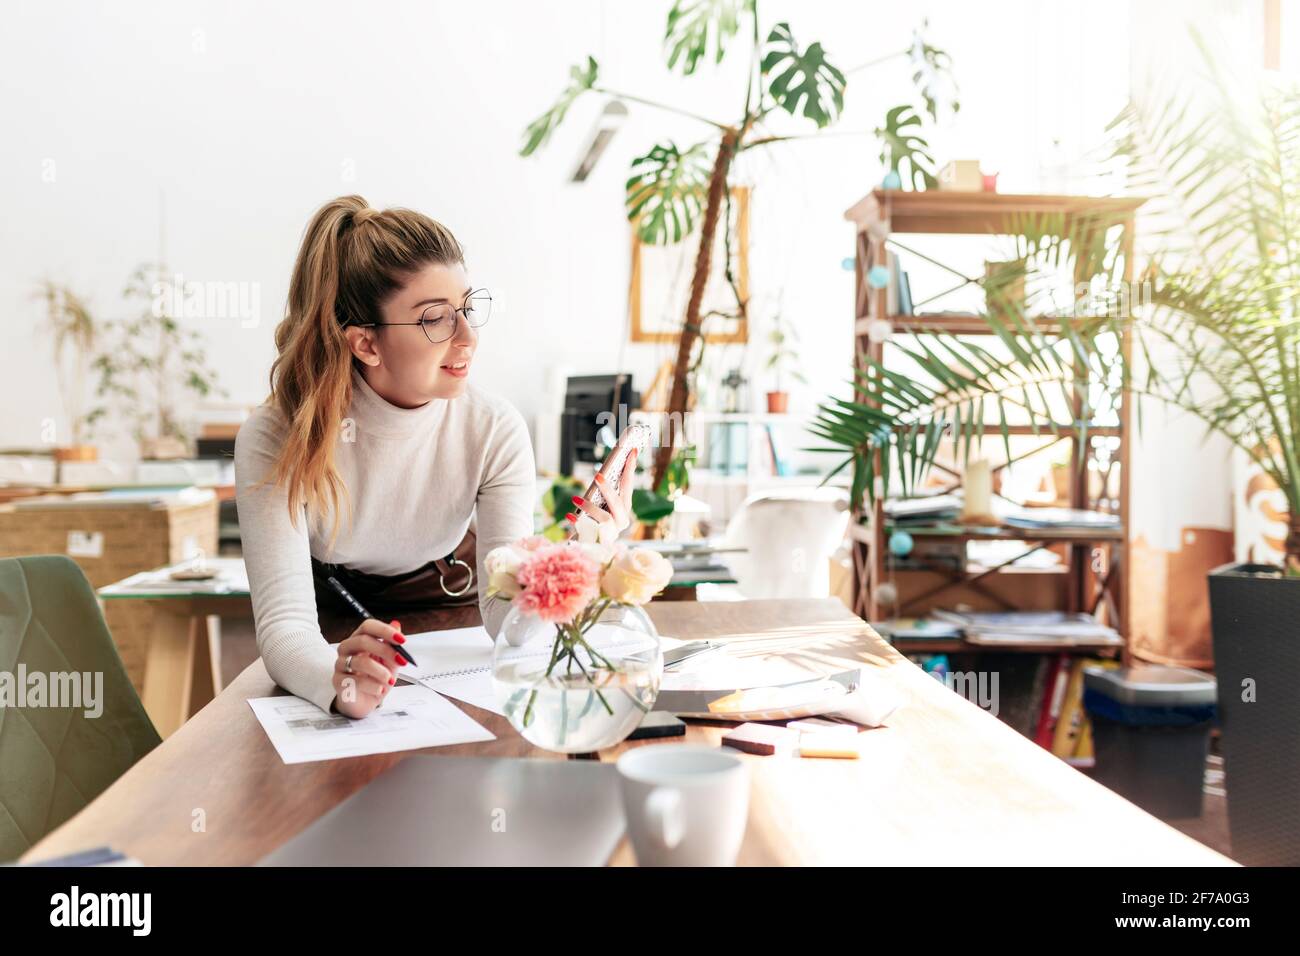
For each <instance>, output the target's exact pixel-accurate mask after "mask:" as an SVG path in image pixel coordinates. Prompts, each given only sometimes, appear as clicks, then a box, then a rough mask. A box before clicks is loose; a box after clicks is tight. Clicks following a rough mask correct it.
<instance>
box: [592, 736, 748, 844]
mask: <svg viewBox="0 0 1300 956" xmlns="http://www.w3.org/2000/svg"><path fill="white" fill-rule="evenodd" d="M617 766H618V774H619V786H620V787H621V789H622V793H623V812H624V815H625V816H626V818H627V833H628V836H629V838H630V839H631V840H632V848H633V849H634V850H635V851H636V860H637V863H638V864H640V865H641V866H732V865H734V864H735V862H736V854H737V853H739V852H740V841H741V840H742V839H743V838H744V836H745V823H746V821H747V820H748V818H749V768H748V767H746V766H745V762H744V761H743V760H742V759H741V758H740V756H739V755H738V754H735V753H732V752H730V751H727V750H721V749H719V748H716V747H706V746H703V745H697V744H653V745H649V746H642V747H637V748H636V749H635V750H629V751H628V752H627V753H625V754H623V755H622V756H621V757H619V758H618V765H617Z"/></svg>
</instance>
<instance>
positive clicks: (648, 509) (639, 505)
mask: <svg viewBox="0 0 1300 956" xmlns="http://www.w3.org/2000/svg"><path fill="white" fill-rule="evenodd" d="M674 507H675V505H674V503H673V501H672V500H671V499H669V498H665V497H664V496H663V495H657V494H655V493H654V492H653V491H649V490H647V489H645V488H633V489H632V514H633V515H635V516H636V520H637V521H640V522H641V523H642V524H654V523H655V522H656V521H661V520H662V519H664V518H667V517H668V516H669V515H670V514H672V513H673V508H674Z"/></svg>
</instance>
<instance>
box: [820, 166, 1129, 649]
mask: <svg viewBox="0 0 1300 956" xmlns="http://www.w3.org/2000/svg"><path fill="white" fill-rule="evenodd" d="M1141 204H1142V200H1141V199H1137V198H1131V199H1130V198H1093V197H1083V196H1052V195H1014V194H1002V193H976V192H944V191H934V192H905V191H897V190H880V189H877V190H873V191H872V192H870V193H868V194H867V195H866V196H864V197H863V198H862V199H861V200H860V201H858V202H857V203H855V204H854V205H853V206H852V207H851V208H849V209H848V210H847V211H846V212H845V213H844V217H845V219H847V220H848V221H849V222H852V223H853V224H854V226H855V228H856V242H855V256H854V263H855V268H854V274H855V290H854V325H853V328H854V336H853V348H854V353H853V354H854V357H855V362H857V363H859V367H860V363H861V359H860V358H859V357H860V356H870V358H871V359H874V360H875V361H879V362H884V363H886V364H888V363H889V352H890V349H889V343H888V339H887V338H883V339H882V337H880V336H879V335H876V336H873V335H872V334H871V331H872V330H873V328H878V327H879V323H880V321H881V320H882V319H883V320H884V321H885V322H886V323H888V327H889V329H890V331H891V333H902V334H905V335H908V336H923V335H926V334H934V333H948V334H952V335H961V336H978V335H984V336H988V335H990V334H991V331H990V329H989V327H988V325H987V323H986V322H985V321H984V319H983V318H982V317H981V316H980V315H978V314H970V313H965V312H953V311H935V312H931V313H921V314H915V315H913V314H899V311H900V310H899V309H898V308H897V303H898V301H899V300H900V296H899V290H898V288H897V285H898V274H899V272H898V269H897V263H896V261H895V254H894V253H893V252H892V251H891V247H890V240H891V238H892V237H894V236H898V235H902V234H918V235H921V236H926V235H933V236H968V237H984V238H986V239H987V238H990V237H996V236H1004V237H1005V236H1015V235H1017V234H1019V232H1018V224H1020V223H1025V222H1027V221H1038V222H1043V221H1051V222H1059V223H1060V224H1061V228H1062V229H1064V228H1066V227H1068V226H1069V225H1070V224H1072V223H1077V222H1079V221H1080V220H1081V217H1088V220H1089V221H1092V220H1093V219H1094V218H1095V219H1097V220H1099V221H1105V222H1106V223H1108V224H1109V225H1111V226H1118V227H1120V228H1119V232H1118V235H1119V239H1118V242H1119V243H1120V244H1121V247H1122V251H1123V252H1124V275H1123V279H1124V281H1125V282H1127V283H1131V282H1132V280H1133V258H1132V251H1133V239H1134V218H1135V215H1136V211H1137V209H1138V207H1139V206H1140V205H1141ZM1047 217H1052V218H1050V219H1049V218H1047ZM921 241H923V240H908V243H909V245H915V244H917V243H918V242H921ZM877 265H883V266H886V267H887V269H888V271H889V275H890V280H889V283H888V284H887V285H886V286H885V287H883V288H875V287H873V286H872V285H871V283H870V282H869V281H868V276H869V274H870V273H871V270H872V268H873V267H874V266H877ZM1075 278H1076V280H1078V279H1079V278H1080V277H1079V276H1078V275H1076V276H1075ZM1085 278H1086V277H1085ZM1130 287H1131V286H1130ZM909 297H910V296H909ZM1030 321H1032V322H1034V323H1037V324H1038V327H1039V328H1040V329H1041V330H1043V331H1044V332H1046V333H1052V332H1056V331H1059V329H1060V319H1059V318H1058V317H1056V316H1051V315H1048V316H1042V317H1038V318H1034V319H1031V320H1030ZM1119 348H1121V349H1122V350H1123V353H1124V354H1125V355H1126V356H1127V355H1128V354H1129V348H1130V343H1129V341H1128V336H1127V335H1124V336H1122V339H1121V341H1120V342H1119ZM1131 404H1132V403H1131V398H1130V396H1129V395H1128V394H1127V392H1126V391H1121V392H1120V394H1119V401H1118V411H1119V415H1118V424H1105V423H1098V424H1096V425H1095V426H1092V427H1090V428H1089V435H1090V436H1091V437H1090V439H1089V440H1088V441H1087V442H1085V443H1083V444H1082V447H1081V443H1080V442H1079V441H1078V439H1077V438H1076V437H1073V436H1069V437H1063V438H1062V439H1061V441H1063V442H1065V443H1067V444H1068V446H1069V458H1068V463H1067V465H1066V468H1067V471H1068V475H1069V488H1068V494H1067V497H1068V505H1069V507H1071V508H1077V509H1087V510H1103V511H1111V512H1112V513H1115V512H1117V513H1118V519H1119V521H1118V528H1113V529H1111V528H1107V529H1098V530H1087V531H1082V530H1070V529H1042V528H1022V527H1011V526H998V527H995V528H992V529H990V528H956V529H954V528H953V527H951V526H950V525H949V526H944V527H934V528H926V527H916V526H909V527H907V529H906V530H907V532H908V534H910V535H911V536H912V538H913V539H914V540H916V541H929V540H936V539H946V540H948V541H951V542H954V543H955V544H959V545H962V546H963V547H964V546H965V545H966V544H967V543H969V542H971V541H990V540H998V541H1018V542H1023V543H1024V544H1025V545H1026V547H1027V548H1028V549H1032V550H1051V551H1053V552H1055V553H1056V554H1057V555H1058V557H1059V558H1060V565H1059V567H1050V568H1025V567H1019V566H1015V567H1013V565H1014V564H1015V561H1016V560H1018V559H1013V560H1012V561H1008V562H1005V563H1002V564H997V565H994V566H991V567H986V566H979V565H974V564H969V563H965V562H964V561H963V563H962V564H961V565H960V566H958V567H946V568H935V569H921V568H908V569H904V568H893V567H890V565H889V555H888V550H887V547H886V542H887V541H888V538H889V535H890V533H891V531H892V528H891V525H890V522H889V520H888V518H887V516H886V515H885V513H884V510H883V504H882V502H880V501H877V502H876V503H875V505H874V506H867V505H866V504H865V503H863V502H859V503H856V510H855V512H854V516H853V517H854V520H853V521H852V523H851V524H850V542H851V547H852V552H853V572H854V587H853V594H854V608H853V610H854V611H855V612H856V613H858V614H859V615H861V616H862V617H864V618H866V619H867V620H881V619H882V618H886V617H909V616H918V615H920V614H923V613H925V612H926V611H928V610H930V609H931V608H933V607H944V606H949V607H951V606H953V605H955V604H957V603H965V604H969V605H970V606H972V607H975V608H977V609H984V610H1017V609H1033V610H1046V609H1057V610H1065V611H1085V612H1090V613H1092V612H1099V614H1100V616H1101V617H1102V618H1103V619H1104V620H1105V621H1106V623H1108V624H1110V625H1111V626H1112V627H1114V628H1115V629H1116V630H1118V631H1119V632H1120V635H1121V636H1122V637H1126V636H1127V634H1128V617H1127V615H1128V611H1129V600H1128V575H1127V574H1126V573H1125V571H1126V569H1127V566H1128V554H1129V546H1128V533H1129V532H1128V529H1129V521H1128V507H1129V443H1128V435H1129V430H1130V420H1131V413H1132V407H1131ZM1076 411H1079V412H1080V414H1081V406H1079V405H1077V404H1076ZM1077 417H1079V416H1078V415H1076V419H1077ZM1009 432H1010V434H1011V435H1013V436H1017V437H1021V436H1029V435H1035V434H1037V433H1036V432H1035V430H1034V429H1033V428H1032V426H1028V425H1012V426H1011V427H1010V429H1009ZM989 433H990V434H991V435H995V436H998V439H997V440H998V442H999V443H1000V442H1001V439H1000V435H999V431H998V428H997V426H996V425H994V426H992V427H991V428H990V432H989ZM1092 438H1105V439H1109V440H1111V445H1112V448H1111V449H1108V452H1107V454H1108V455H1109V462H1110V465H1109V467H1108V468H1107V469H1106V472H1105V478H1104V480H1103V482H1102V487H1101V489H1100V491H1097V492H1094V490H1093V489H1092V488H1091V487H1090V486H1091V485H1092V484H1093V481H1092V480H1090V477H1091V476H1092V475H1093V474H1095V473H1096V472H1097V470H1098V468H1099V462H1098V461H1097V451H1096V446H1095V445H1094V443H1093V441H1092V440H1091V439H1092ZM1050 439H1051V436H1044V442H1045V444H1044V448H1046V447H1047V445H1048V444H1051V442H1050ZM1008 464H1009V463H1007V462H1001V463H999V462H998V461H997V460H995V461H994V463H993V468H994V471H995V472H998V471H1002V470H1004V469H1006V468H1007V467H1008ZM1116 468H1117V469H1118V475H1115V474H1114V472H1115V470H1116ZM951 477H952V480H951V481H950V482H949V484H950V485H951V486H952V487H960V484H961V481H960V475H958V474H956V473H955V472H953V473H951ZM1116 485H1117V490H1114V491H1112V490H1110V489H1111V488H1112V487H1114V486H1116ZM887 582H888V583H890V584H892V585H893V586H894V587H893V593H894V595H895V600H894V602H892V603H890V604H888V605H887V604H886V603H885V602H884V601H882V599H881V592H882V585H884V584H885V583H887ZM995 583H996V585H997V586H996V587H995V586H994V585H995ZM885 590H886V593H887V594H888V592H889V589H885ZM1022 597H1023V598H1025V599H1026V601H1024V602H1022V601H1021V600H1020V598H1022ZM1025 604H1027V605H1028V606H1027V607H1026V606H1025ZM898 647H899V649H900V650H901V651H903V652H905V653H945V652H953V651H961V652H974V653H979V652H984V651H993V650H997V651H1011V652H1016V651H1021V652H1038V653H1044V654H1051V653H1055V652H1058V651H1068V652H1081V653H1090V654H1097V653H1114V649H1113V648H1110V649H1108V650H1106V651H1102V650H1100V649H1097V648H1090V647H1088V646H1082V645H1068V646H1056V645H1050V644H1044V643H1038V642H1027V643H1026V644H1025V645H1023V646H1011V645H1006V646H998V647H996V648H993V647H987V646H981V645H973V644H969V643H967V642H965V641H940V640H925V639H921V640H906V641H900V642H899V644H898Z"/></svg>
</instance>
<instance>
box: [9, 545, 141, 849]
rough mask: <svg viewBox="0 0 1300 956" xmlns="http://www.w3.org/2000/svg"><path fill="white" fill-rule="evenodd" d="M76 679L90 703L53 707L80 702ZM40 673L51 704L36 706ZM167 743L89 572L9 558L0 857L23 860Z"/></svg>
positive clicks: (63, 561)
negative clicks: (130, 673)
mask: <svg viewBox="0 0 1300 956" xmlns="http://www.w3.org/2000/svg"><path fill="white" fill-rule="evenodd" d="M73 673H77V674H81V675H83V677H82V678H81V680H82V681H83V682H85V688H84V689H83V692H82V693H81V694H80V695H76V696H75V702H76V703H79V704H81V705H82V706H76V707H67V706H58V707H56V706H50V705H51V704H64V703H67V702H68V699H69V698H72V697H74V692H73V691H72V687H73V686H75V685H73V684H72V682H71V680H70V675H71V674H73ZM33 674H41V675H45V676H44V678H43V680H44V682H45V684H46V699H45V701H44V704H43V706H32V704H33V703H34V701H33V700H32V699H31V696H30V695H31V693H32V692H34V691H35V690H36V689H37V688H38V684H35V683H33V681H32V676H31V675H33ZM87 674H89V675H91V677H90V678H89V680H88V681H87V680H86V679H85V676H84V675H87ZM95 674H101V675H102V689H101V692H100V693H99V694H98V700H95V696H96V695H95V689H96V688H95V684H96V680H95V678H94V675H95ZM63 675H68V676H67V677H65V676H63ZM23 676H25V678H26V688H27V699H26V700H23V699H22V698H20V697H19V696H18V694H19V687H18V684H19V678H20V677H23ZM40 680H41V678H37V681H40ZM56 683H57V684H58V685H59V687H60V689H59V699H57V700H56V699H53V697H54V694H53V689H54V687H55V685H56ZM19 703H25V704H26V705H27V706H19ZM35 703H40V702H39V701H36V702H35ZM88 709H89V710H90V711H91V715H90V716H87V713H86V711H87V710H88ZM160 742H161V741H160V738H159V736H158V732H157V731H156V730H154V726H153V723H152V721H150V720H149V715H148V714H146V713H145V710H144V705H143V704H141V703H140V698H139V696H137V694H136V692H135V688H133V687H132V686H131V682H130V681H129V680H128V679H127V676H126V669H125V668H124V667H123V666H122V659H121V657H119V656H118V653H117V647H116V646H114V644H113V638H112V636H111V635H110V634H109V632H108V626H107V625H106V624H105V623H104V616H103V614H101V613H100V610H99V605H98V603H96V601H95V594H94V592H93V591H92V590H91V588H90V582H89V581H87V580H86V577H85V575H84V574H82V573H81V569H80V568H79V567H77V566H76V564H74V563H73V562H72V561H70V560H69V559H67V558H65V557H62V556H42V557H30V558H7V559H3V560H0V861H3V860H12V859H14V858H16V857H18V856H19V855H21V854H22V853H23V852H24V851H26V850H27V849H28V847H30V846H32V845H33V844H34V843H36V841H37V840H39V839H40V838H41V837H43V836H45V834H47V833H49V832H50V831H51V830H53V829H54V828H55V827H57V826H58V825H59V824H61V823H63V822H64V821H65V820H67V819H68V818H69V817H71V816H72V815H73V814H75V813H76V812H77V811H78V810H80V809H81V808H82V807H84V806H85V805H86V804H88V803H89V802H90V801H91V800H93V799H94V798H95V797H96V796H98V795H99V794H100V793H102V792H103V791H104V790H106V789H107V788H108V786H109V785H110V784H111V783H112V782H113V781H114V780H116V779H117V778H118V777H119V776H121V775H122V774H123V773H124V772H125V771H126V770H127V769H129V768H130V767H131V766H132V765H133V764H134V763H135V762H136V761H137V760H139V759H140V758H141V757H143V756H144V755H145V754H147V753H148V752H149V751H150V750H152V749H153V748H154V747H156V746H157V745H158V744H159V743H160Z"/></svg>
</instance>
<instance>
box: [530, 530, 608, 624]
mask: <svg viewBox="0 0 1300 956" xmlns="http://www.w3.org/2000/svg"><path fill="white" fill-rule="evenodd" d="M516 579H517V580H518V581H519V586H520V587H522V588H523V592H522V593H521V594H520V595H519V596H518V597H516V598H515V603H516V604H518V605H519V607H521V608H522V609H523V610H524V611H526V612H528V613H531V614H536V615H537V616H538V617H540V618H541V619H542V620H543V621H550V622H552V623H556V624H559V623H563V622H566V621H572V620H573V619H574V618H575V617H577V616H578V614H580V613H581V612H582V609H583V608H585V607H586V606H587V605H588V604H589V603H591V601H593V600H594V599H595V598H596V596H597V595H598V594H599V593H600V565H599V564H597V563H596V562H595V561H593V560H592V559H591V558H589V557H588V556H587V555H586V554H584V553H583V552H582V551H581V550H580V549H578V548H570V547H567V546H565V545H562V544H553V545H549V546H547V547H544V548H538V549H537V550H536V551H533V552H532V553H531V554H530V555H529V557H528V558H526V559H525V560H524V563H523V564H521V565H520V566H519V574H518V575H517V578H516Z"/></svg>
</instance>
